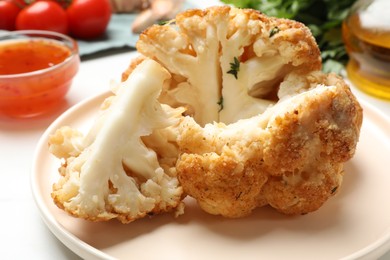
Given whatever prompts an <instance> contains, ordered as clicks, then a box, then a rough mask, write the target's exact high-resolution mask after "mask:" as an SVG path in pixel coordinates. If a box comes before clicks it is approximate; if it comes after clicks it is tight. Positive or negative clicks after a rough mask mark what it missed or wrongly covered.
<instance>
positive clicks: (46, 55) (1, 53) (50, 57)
mask: <svg viewBox="0 0 390 260" xmlns="http://www.w3.org/2000/svg"><path fill="white" fill-rule="evenodd" d="M70 55H71V51H70V49H69V48H67V47H66V46H61V45H59V44H56V43H54V42H50V41H44V40H29V41H19V42H14V43H10V44H4V45H0V57H1V59H0V75H8V74H19V73H26V72H31V71H35V70H41V69H46V68H48V67H52V66H54V65H56V64H58V63H61V62H62V61H64V60H65V59H66V58H67V57H69V56H70Z"/></svg>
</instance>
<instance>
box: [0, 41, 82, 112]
mask: <svg viewBox="0 0 390 260" xmlns="http://www.w3.org/2000/svg"><path fill="white" fill-rule="evenodd" d="M79 62H80V60H79V56H78V55H77V53H73V52H72V50H71V49H70V48H69V47H68V46H67V45H65V44H63V43H61V42H58V41H54V40H50V39H19V40H7V41H4V42H0V116H7V117H31V116H36V115H39V114H42V113H46V112H48V111H49V110H51V109H53V107H54V106H56V105H57V104H58V103H59V101H60V100H61V99H62V98H63V97H64V96H65V95H66V93H67V92H68V90H69V88H70V85H71V82H72V79H73V77H74V76H75V74H76V73H77V70H78V66H79Z"/></svg>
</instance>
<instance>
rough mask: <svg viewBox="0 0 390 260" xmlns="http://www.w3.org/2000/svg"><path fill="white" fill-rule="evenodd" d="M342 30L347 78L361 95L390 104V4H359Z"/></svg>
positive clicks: (378, 0)
mask: <svg viewBox="0 0 390 260" xmlns="http://www.w3.org/2000/svg"><path fill="white" fill-rule="evenodd" d="M342 29H343V40H344V43H345V46H346V50H347V52H348V55H349V58H350V59H349V62H348V64H347V74H348V78H349V79H350V80H351V82H352V83H353V84H354V85H355V86H356V87H358V88H359V89H361V90H362V91H364V92H366V93H368V94H371V95H373V96H377V97H380V98H384V99H389V100H390V0H358V1H357V2H356V3H355V4H354V5H353V6H352V8H351V11H350V14H349V15H348V17H347V18H346V19H345V21H344V23H343V27H342Z"/></svg>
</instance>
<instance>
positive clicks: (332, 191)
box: [330, 186, 338, 194]
mask: <svg viewBox="0 0 390 260" xmlns="http://www.w3.org/2000/svg"><path fill="white" fill-rule="evenodd" d="M337 189H338V186H336V187H334V188H333V189H332V190H331V191H330V193H331V194H333V193H335V192H336V191H337Z"/></svg>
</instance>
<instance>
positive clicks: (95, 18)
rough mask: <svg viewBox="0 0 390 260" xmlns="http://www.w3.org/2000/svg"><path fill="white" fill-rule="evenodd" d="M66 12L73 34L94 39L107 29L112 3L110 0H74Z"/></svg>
mask: <svg viewBox="0 0 390 260" xmlns="http://www.w3.org/2000/svg"><path fill="white" fill-rule="evenodd" d="M66 13H67V15H68V22H69V30H70V34H71V35H72V36H74V37H76V38H81V39H93V38H96V37H99V36H101V35H102V34H103V33H104V32H105V31H106V29H107V26H108V23H109V21H110V18H111V5H110V2H109V0H73V2H72V3H71V4H70V6H69V7H68V9H67V10H66Z"/></svg>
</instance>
